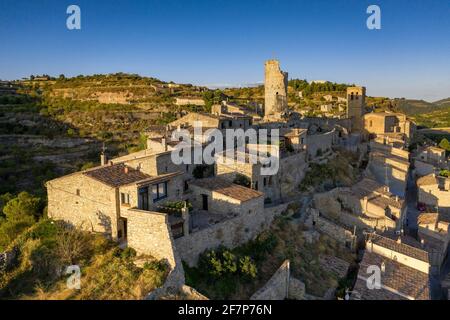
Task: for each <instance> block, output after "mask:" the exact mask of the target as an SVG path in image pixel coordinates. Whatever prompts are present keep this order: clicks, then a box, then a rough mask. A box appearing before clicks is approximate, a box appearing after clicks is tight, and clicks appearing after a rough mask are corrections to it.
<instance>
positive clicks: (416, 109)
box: [393, 99, 450, 116]
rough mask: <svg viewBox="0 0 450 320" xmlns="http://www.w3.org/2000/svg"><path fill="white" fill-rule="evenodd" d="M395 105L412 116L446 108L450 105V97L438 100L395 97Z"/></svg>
mask: <svg viewBox="0 0 450 320" xmlns="http://www.w3.org/2000/svg"><path fill="white" fill-rule="evenodd" d="M445 101H446V102H445ZM438 102H441V103H438ZM393 106H394V108H395V109H397V110H398V111H400V112H403V113H405V114H406V115H408V116H412V115H416V114H424V113H430V112H434V111H438V110H443V109H446V108H448V107H450V99H444V100H440V101H437V102H427V101H424V100H413V99H394V100H393Z"/></svg>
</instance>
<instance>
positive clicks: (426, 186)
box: [417, 173, 450, 213]
mask: <svg viewBox="0 0 450 320" xmlns="http://www.w3.org/2000/svg"><path fill="white" fill-rule="evenodd" d="M417 188H418V202H420V203H423V204H425V205H426V206H428V207H430V208H433V209H434V210H436V208H437V209H438V210H439V212H442V213H450V191H449V190H450V179H449V178H446V177H442V176H438V175H436V174H434V173H431V174H429V175H426V176H423V177H421V178H419V179H417Z"/></svg>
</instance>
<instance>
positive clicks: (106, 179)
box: [83, 163, 151, 187]
mask: <svg viewBox="0 0 450 320" xmlns="http://www.w3.org/2000/svg"><path fill="white" fill-rule="evenodd" d="M126 169H127V170H128V172H126ZM83 174H84V175H86V176H88V177H91V178H93V179H95V180H98V181H100V182H103V183H104V184H107V185H109V186H111V187H119V186H122V185H126V184H130V183H134V182H137V181H141V180H144V179H148V178H151V176H149V175H148V174H145V173H143V172H141V171H139V170H136V169H133V168H131V167H128V166H126V165H124V164H123V163H119V164H114V165H106V166H102V167H97V168H95V169H92V170H88V171H85V172H83Z"/></svg>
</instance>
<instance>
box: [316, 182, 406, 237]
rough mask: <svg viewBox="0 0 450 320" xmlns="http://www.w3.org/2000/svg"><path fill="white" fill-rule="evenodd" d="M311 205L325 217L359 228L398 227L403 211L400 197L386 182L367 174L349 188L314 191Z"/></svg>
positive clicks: (404, 209)
mask: <svg viewBox="0 0 450 320" xmlns="http://www.w3.org/2000/svg"><path fill="white" fill-rule="evenodd" d="M314 206H315V208H316V209H318V210H319V212H320V213H321V214H322V215H323V216H325V217H327V218H328V219H331V220H333V221H336V222H337V223H340V224H343V225H345V226H347V227H351V228H353V227H355V226H356V227H357V228H358V229H359V230H364V229H367V228H371V229H378V230H386V229H389V230H395V229H400V228H401V226H402V225H403V219H404V217H405V212H406V204H405V202H404V201H403V200H402V199H400V198H399V197H398V196H395V195H393V194H392V193H390V192H389V190H388V189H387V187H386V186H383V185H381V184H379V183H377V182H376V181H374V180H371V179H367V178H365V179H363V180H361V181H360V182H358V183H357V184H356V185H354V186H353V187H351V188H335V189H333V190H331V191H329V192H325V193H321V194H316V195H315V196H314Z"/></svg>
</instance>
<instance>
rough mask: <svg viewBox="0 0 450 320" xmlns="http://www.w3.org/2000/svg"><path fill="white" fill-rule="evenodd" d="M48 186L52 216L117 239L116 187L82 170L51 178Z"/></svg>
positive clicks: (50, 214)
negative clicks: (87, 174) (85, 173)
mask: <svg viewBox="0 0 450 320" xmlns="http://www.w3.org/2000/svg"><path fill="white" fill-rule="evenodd" d="M46 186H47V194H48V216H49V217H50V218H52V219H55V220H63V221H66V222H68V223H70V224H71V225H73V226H76V227H79V228H81V229H84V230H87V231H92V232H100V233H105V234H107V235H109V236H111V237H112V238H113V239H116V237H117V228H118V227H117V225H118V207H117V205H118V192H117V190H116V189H115V188H111V187H108V186H107V185H105V184H103V183H100V182H98V181H96V180H94V179H91V178H89V177H87V176H85V175H83V174H82V173H75V174H72V175H67V176H65V177H62V178H58V179H55V180H51V181H49V182H47V184H46ZM77 190H78V194H79V195H78V194H77Z"/></svg>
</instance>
